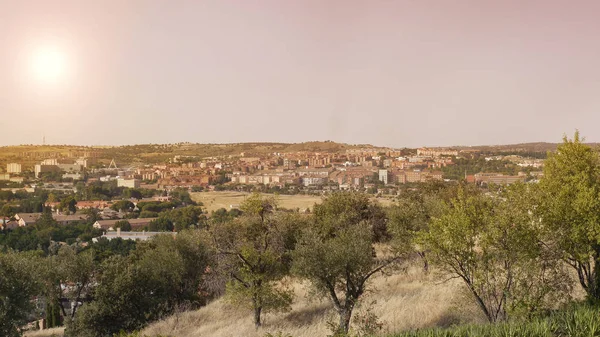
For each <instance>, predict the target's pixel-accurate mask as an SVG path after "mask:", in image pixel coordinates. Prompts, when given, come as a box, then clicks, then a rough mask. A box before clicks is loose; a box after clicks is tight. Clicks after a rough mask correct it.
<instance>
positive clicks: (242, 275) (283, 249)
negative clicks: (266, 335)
mask: <svg viewBox="0 0 600 337" xmlns="http://www.w3.org/2000/svg"><path fill="white" fill-rule="evenodd" d="M276 206H277V204H276V201H275V200H274V199H273V198H266V197H262V196H261V195H259V194H253V195H252V196H250V197H249V198H248V199H246V200H245V201H244V203H243V204H242V206H241V208H242V210H243V212H244V215H243V216H241V217H238V218H236V219H235V220H233V221H229V222H224V223H220V224H216V225H215V226H213V227H211V232H212V235H213V237H214V240H215V243H216V245H217V249H218V253H219V257H220V260H219V269H220V271H221V272H222V273H225V274H226V275H229V276H230V278H231V279H230V281H229V282H228V283H227V287H226V295H227V297H228V298H229V299H230V300H231V301H232V302H234V303H238V304H241V305H247V306H249V307H250V308H251V309H252V310H253V312H254V324H255V326H256V327H257V328H258V327H260V326H261V324H262V321H261V315H262V313H264V312H267V311H281V310H289V309H290V304H291V301H292V291H291V290H289V289H287V288H285V287H282V286H281V285H278V284H277V282H278V281H280V280H281V279H282V277H283V276H285V275H286V273H287V270H288V268H287V266H286V262H287V261H289V260H288V259H286V255H287V254H288V250H289V247H288V246H286V237H287V235H286V231H287V229H288V228H289V227H288V226H286V224H285V223H282V221H281V218H280V217H278V216H277V215H276V214H273V211H274V209H275V208H276ZM287 242H288V243H289V241H287Z"/></svg>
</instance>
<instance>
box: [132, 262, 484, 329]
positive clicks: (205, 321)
mask: <svg viewBox="0 0 600 337" xmlns="http://www.w3.org/2000/svg"><path fill="white" fill-rule="evenodd" d="M373 286H374V287H375V289H377V291H375V292H373V293H371V294H369V295H368V298H366V299H365V301H363V303H365V304H369V303H372V309H373V312H374V313H375V314H376V315H377V316H379V317H380V319H381V320H382V321H384V322H385V329H386V331H388V332H396V331H404V330H408V329H417V328H427V327H435V326H449V325H450V324H452V323H456V322H460V321H463V320H464V319H466V317H473V313H472V312H471V311H469V312H468V313H467V312H461V311H460V310H457V308H459V307H464V305H462V304H464V303H463V302H462V300H461V297H460V295H459V292H458V289H460V287H459V285H458V284H457V283H453V282H450V283H444V284H441V285H436V284H434V283H433V277H432V276H431V275H424V274H423V273H422V272H421V271H420V270H419V269H418V268H416V267H413V268H410V269H409V271H408V272H407V273H401V274H397V275H392V276H387V277H386V276H383V275H379V276H377V277H376V278H375V279H374V280H373ZM294 289H295V293H296V296H297V297H296V300H295V302H294V304H293V310H292V311H291V312H289V313H283V314H269V315H266V317H265V325H264V327H263V328H262V329H259V330H256V329H255V328H254V326H253V324H252V315H251V312H250V310H247V309H240V308H234V307H232V306H230V305H228V304H227V303H226V302H225V301H224V300H222V299H220V300H217V301H215V302H213V303H211V304H209V305H208V306H206V307H204V308H202V309H200V310H197V311H192V312H185V313H182V314H179V315H175V316H173V317H169V318H167V319H165V320H163V321H160V322H157V323H154V324H151V325H150V326H149V327H147V328H146V329H145V330H144V331H142V334H145V335H148V336H156V335H159V334H162V335H169V336H178V337H192V336H213V337H228V336H231V337H234V336H235V337H237V336H248V337H262V336H264V335H265V334H266V333H267V332H270V333H273V334H276V333H278V332H283V333H284V334H289V335H292V336H294V337H316V336H326V335H328V334H330V331H329V330H328V327H327V321H328V320H332V319H335V314H334V312H333V311H332V308H331V306H330V305H329V303H328V302H327V301H322V302H321V301H318V300H310V299H309V298H308V297H307V288H306V287H305V286H303V285H301V284H299V283H295V284H294ZM364 310H365V306H363V307H361V308H357V309H356V312H358V313H360V312H361V311H364ZM467 322H473V321H472V319H469V320H467Z"/></svg>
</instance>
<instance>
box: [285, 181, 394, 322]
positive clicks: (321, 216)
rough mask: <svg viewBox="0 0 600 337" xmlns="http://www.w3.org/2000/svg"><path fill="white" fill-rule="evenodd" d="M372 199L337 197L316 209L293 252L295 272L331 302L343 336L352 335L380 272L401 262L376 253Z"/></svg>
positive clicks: (343, 193) (337, 194)
mask: <svg viewBox="0 0 600 337" xmlns="http://www.w3.org/2000/svg"><path fill="white" fill-rule="evenodd" d="M370 206H371V204H370V201H369V198H368V196H366V195H364V194H357V193H347V192H342V193H335V194H333V195H331V196H329V197H327V198H325V199H324V200H323V203H322V204H320V205H315V212H314V214H315V218H314V222H313V224H312V225H311V226H308V227H307V228H306V229H305V230H304V232H303V233H302V235H301V236H300V238H299V240H298V243H297V244H296V249H295V250H294V252H293V253H292V259H293V267H292V270H293V272H294V273H295V274H296V275H298V276H300V277H301V278H304V279H307V280H308V281H310V282H311V284H312V285H313V286H314V287H315V289H316V290H317V293H319V294H321V295H322V296H325V297H328V298H329V299H330V300H331V302H332V304H333V306H334V307H335V309H336V311H337V313H338V315H339V326H338V329H339V332H341V333H348V330H349V328H350V319H351V318H352V311H353V310H354V307H355V306H356V304H357V303H358V301H359V300H360V298H361V297H362V296H363V294H364V293H365V292H366V291H367V290H368V281H369V279H370V278H371V276H373V275H374V274H375V273H377V272H379V271H382V270H383V269H384V268H386V267H389V266H390V265H391V264H393V263H394V262H396V261H398V259H399V255H392V256H389V257H386V258H383V257H379V256H377V255H376V254H375V250H374V246H373V244H374V235H373V228H372V227H373V224H372V223H371V222H370V221H369V220H370V219H371V217H370V216H369V214H370V211H369V210H370V208H371V207H370Z"/></svg>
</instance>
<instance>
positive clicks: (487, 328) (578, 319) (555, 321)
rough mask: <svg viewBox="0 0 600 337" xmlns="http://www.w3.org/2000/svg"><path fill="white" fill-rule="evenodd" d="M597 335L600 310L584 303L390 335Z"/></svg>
mask: <svg viewBox="0 0 600 337" xmlns="http://www.w3.org/2000/svg"><path fill="white" fill-rule="evenodd" d="M476 336H485V337H521V336H527V337H563V336H564V337H567V336H568V337H594V336H600V309H599V308H597V307H589V306H583V307H579V308H572V309H567V310H564V311H559V312H556V313H554V314H551V315H549V316H547V317H543V318H537V319H533V320H530V321H515V322H506V323H496V324H481V325H475V324H469V325H461V326H456V327H452V328H448V329H439V328H437V329H426V330H420V331H411V332H404V333H398V334H394V335H391V336H390V337H476Z"/></svg>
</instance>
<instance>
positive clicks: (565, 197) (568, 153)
mask: <svg viewBox="0 0 600 337" xmlns="http://www.w3.org/2000/svg"><path fill="white" fill-rule="evenodd" d="M540 186H541V187H542V190H543V192H544V198H543V200H542V203H541V205H540V206H541V207H540V208H539V209H538V211H539V213H540V216H541V218H542V219H543V221H544V223H545V224H546V226H547V228H548V234H549V235H548V236H547V238H546V240H547V241H548V243H549V244H553V245H556V246H557V247H558V248H559V249H560V250H561V251H562V252H563V254H564V260H565V261H566V262H567V263H568V264H569V265H570V266H571V267H573V268H574V269H575V270H576V271H577V275H578V278H579V282H580V284H581V286H582V287H583V289H585V291H586V292H587V295H588V298H589V299H590V300H593V301H599V300H600V157H599V154H598V151H597V150H596V149H592V148H591V147H590V146H588V145H585V144H584V143H582V139H581V138H580V136H579V132H576V133H575V136H574V137H573V139H568V138H567V137H566V136H565V137H564V138H563V143H562V144H560V145H559V146H558V148H557V150H556V152H555V153H549V154H548V159H547V160H546V162H545V163H544V176H543V178H542V179H541V181H540Z"/></svg>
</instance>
